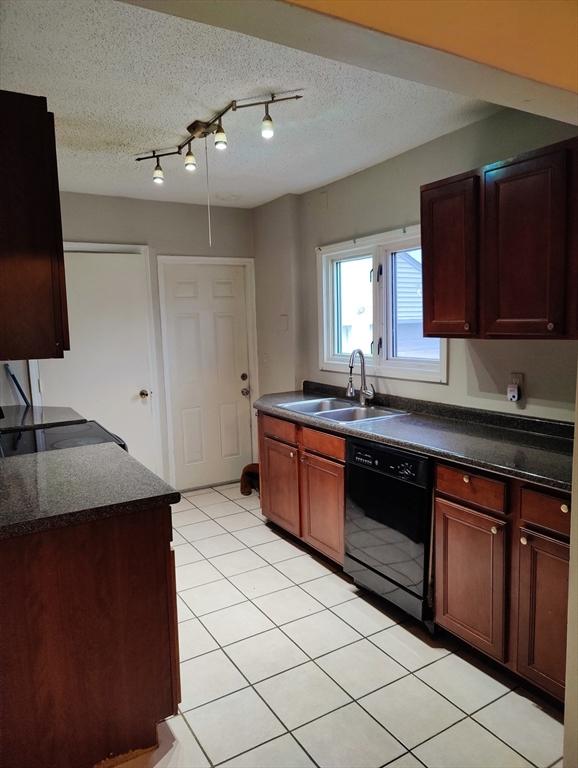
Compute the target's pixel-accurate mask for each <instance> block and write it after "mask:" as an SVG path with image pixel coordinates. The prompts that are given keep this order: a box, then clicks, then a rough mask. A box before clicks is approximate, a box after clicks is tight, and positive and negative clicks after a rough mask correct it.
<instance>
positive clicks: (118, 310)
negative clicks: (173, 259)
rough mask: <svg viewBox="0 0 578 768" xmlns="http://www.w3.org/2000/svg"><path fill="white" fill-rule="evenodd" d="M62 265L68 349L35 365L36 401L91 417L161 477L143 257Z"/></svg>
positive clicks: (85, 256)
mask: <svg viewBox="0 0 578 768" xmlns="http://www.w3.org/2000/svg"><path fill="white" fill-rule="evenodd" d="M65 267H66V291H67V300H68V322H69V326H70V351H69V352H65V353H64V358H63V359H62V360H40V361H39V372H40V387H41V393H42V402H43V404H44V405H60V406H70V407H71V408H74V409H75V410H76V411H78V412H79V413H80V414H82V415H83V416H85V417H86V418H87V419H95V420H96V421H98V422H99V423H100V424H102V426H103V427H105V428H106V429H108V430H109V431H110V432H114V433H115V434H117V435H119V436H120V437H122V438H123V440H124V441H125V442H126V443H127V446H128V450H129V453H130V454H131V455H132V456H134V457H135V458H136V459H138V460H139V461H141V462H142V463H143V464H144V465H145V466H146V467H148V468H149V469H150V470H152V471H153V472H157V473H160V472H161V466H160V446H159V438H158V436H157V432H158V430H157V422H156V413H155V409H156V405H155V404H154V398H156V391H154V390H156V386H154V385H153V382H154V378H153V371H154V368H153V359H152V356H153V352H152V331H151V319H150V312H151V303H150V290H149V282H148V263H147V257H146V256H145V255H144V254H142V253H66V254H65ZM141 390H146V391H147V392H148V393H149V395H148V397H141V396H140V395H139V392H140V391H141Z"/></svg>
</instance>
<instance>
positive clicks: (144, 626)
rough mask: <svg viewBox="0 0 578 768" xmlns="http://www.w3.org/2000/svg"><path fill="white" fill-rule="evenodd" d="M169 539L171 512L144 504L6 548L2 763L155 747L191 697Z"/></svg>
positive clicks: (1, 561)
mask: <svg viewBox="0 0 578 768" xmlns="http://www.w3.org/2000/svg"><path fill="white" fill-rule="evenodd" d="M170 539H171V512H170V507H169V505H168V504H159V505H153V506H151V505H150V504H147V503H146V502H143V506H142V508H137V509H132V510H130V511H129V510H127V509H122V510H121V512H118V513H116V514H113V516H111V517H105V518H100V519H97V520H90V521H88V522H84V523H80V524H75V525H73V524H70V525H67V526H64V527H60V528H52V529H48V530H41V531H38V532H34V533H31V534H27V535H22V536H14V537H11V538H7V539H3V540H2V541H0V584H1V590H0V608H1V610H2V624H3V628H2V632H1V633H0V635H1V637H0V669H1V670H2V717H3V727H2V728H0V764H1V765H2V766H5V767H6V768H9V767H11V766H23V767H24V766H26V768H51V767H52V768H54V767H55V766H58V768H79V766H94V765H96V764H97V763H98V764H100V761H101V760H105V759H107V758H110V757H117V756H118V755H125V754H127V753H129V752H131V751H133V750H134V751H133V754H135V752H136V751H138V750H141V749H151V748H154V746H155V745H156V743H157V729H156V726H157V723H158V722H160V721H161V720H163V719H164V718H166V717H169V716H170V715H174V714H176V713H177V707H178V702H179V700H180V689H179V657H178V645H177V642H178V641H177V616H176V599H177V598H176V591H175V571H174V554H172V552H171V549H170ZM4 725H6V727H4Z"/></svg>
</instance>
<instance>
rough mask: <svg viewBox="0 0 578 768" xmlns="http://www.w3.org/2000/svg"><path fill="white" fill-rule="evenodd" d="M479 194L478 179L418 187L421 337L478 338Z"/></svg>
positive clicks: (474, 177) (466, 178) (458, 179)
mask: <svg viewBox="0 0 578 768" xmlns="http://www.w3.org/2000/svg"><path fill="white" fill-rule="evenodd" d="M478 190H479V178H478V176H477V175H469V176H466V177H465V178H461V177H460V178H457V179H455V180H454V181H449V182H442V183H441V184H429V185H428V186H427V187H422V193H421V229H422V253H423V254H427V258H423V289H424V290H423V305H424V307H423V318H424V329H425V335H426V336H474V335H475V334H476V333H477V330H478V320H477V304H476V302H477V298H476V297H477V281H476V269H477V263H478V261H477V259H478Z"/></svg>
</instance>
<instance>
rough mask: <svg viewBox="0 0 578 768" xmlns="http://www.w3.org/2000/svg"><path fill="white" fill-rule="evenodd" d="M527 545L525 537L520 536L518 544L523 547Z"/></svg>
mask: <svg viewBox="0 0 578 768" xmlns="http://www.w3.org/2000/svg"><path fill="white" fill-rule="evenodd" d="M527 543H528V539H527V538H526V537H525V536H522V538H521V539H520V544H523V545H524V546H526V544H527Z"/></svg>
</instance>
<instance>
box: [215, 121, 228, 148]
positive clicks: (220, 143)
mask: <svg viewBox="0 0 578 768" xmlns="http://www.w3.org/2000/svg"><path fill="white" fill-rule="evenodd" d="M215 147H216V148H217V149H221V150H222V149H227V134H226V133H225V131H224V130H223V126H222V124H221V121H220V120H219V122H218V123H217V129H216V131H215Z"/></svg>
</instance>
